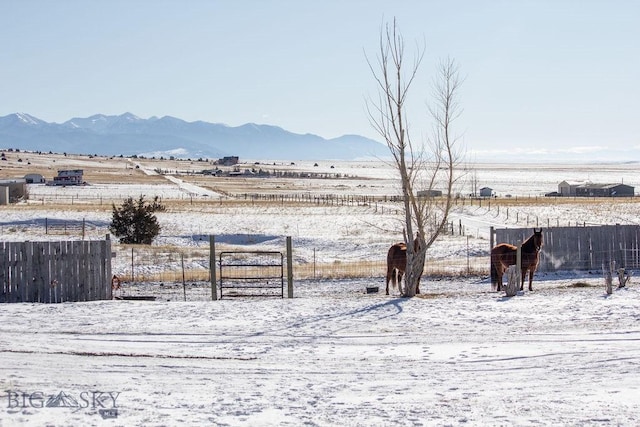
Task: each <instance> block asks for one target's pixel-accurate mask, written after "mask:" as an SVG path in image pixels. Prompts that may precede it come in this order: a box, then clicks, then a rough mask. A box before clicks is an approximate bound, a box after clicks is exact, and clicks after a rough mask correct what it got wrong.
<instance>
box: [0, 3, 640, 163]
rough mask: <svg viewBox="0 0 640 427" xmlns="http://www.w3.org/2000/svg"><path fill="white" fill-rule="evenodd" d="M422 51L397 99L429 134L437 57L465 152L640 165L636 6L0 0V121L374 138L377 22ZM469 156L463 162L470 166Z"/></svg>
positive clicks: (418, 132)
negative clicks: (444, 68)
mask: <svg viewBox="0 0 640 427" xmlns="http://www.w3.org/2000/svg"><path fill="white" fill-rule="evenodd" d="M394 17H395V18H396V19H397V22H398V24H399V27H400V30H401V32H402V34H403V36H404V39H405V42H406V44H407V56H408V57H410V55H412V54H413V52H414V50H413V47H414V44H415V42H418V43H423V42H424V44H425V46H426V57H425V60H424V61H423V63H422V67H421V68H420V71H419V73H420V74H419V77H418V79H417V80H416V81H415V84H414V87H413V90H412V92H411V94H410V99H409V103H408V113H409V119H410V124H411V130H412V133H413V136H414V139H418V138H421V137H422V136H423V135H428V134H429V129H430V128H431V124H430V120H429V116H428V110H427V103H428V102H430V92H431V84H432V80H433V77H434V73H435V69H436V64H437V63H438V62H439V61H440V60H441V59H442V58H446V57H451V58H453V59H455V61H456V62H457V63H458V64H459V66H460V71H461V75H462V76H463V77H464V78H465V80H464V84H463V87H462V90H461V92H460V103H461V105H462V107H463V108H464V111H463V115H462V117H461V118H460V120H459V121H458V123H457V128H456V129H457V132H458V134H459V135H461V136H462V138H463V141H464V144H465V146H466V149H467V152H468V153H469V155H470V156H471V157H473V158H478V159H482V158H487V157H490V156H491V155H493V154H494V153H497V154H499V155H501V156H503V157H504V155H505V154H510V155H515V157H514V158H517V159H527V158H534V157H535V158H548V159H553V160H573V159H583V158H588V159H593V160H598V159H605V158H607V159H609V158H611V159H616V160H625V159H628V160H640V117H639V116H640V114H639V113H640V106H639V103H640V26H639V25H638V22H640V2H636V1H632V0H628V1H604V0H603V1H589V0H585V1H562V0H556V1H543V0H541V1H526V0H523V1H517V0H512V1H455V0H454V1H444V0H443V1H426V0H423V1H394V2H392V1H376V0H370V1H355V0H354V1H348V0H324V1H321V2H320V1H316V2H312V1H293V0H291V1H284V0H283V1H277V0H275V1H213V0H212V1H198V0H190V1H177V0H176V1H167V0H165V1H163V0H155V1H151V0H148V1H143V0H129V1H119V0H107V1H103V0H92V1H83V0H74V1H70V0H59V1H47V0H41V1H34V0H3V1H2V2H0V40H1V46H2V47H1V48H0V116H4V115H7V114H11V113H14V112H25V113H29V114H32V115H34V116H36V117H39V118H41V119H43V120H46V121H52V122H64V121H66V120H68V119H70V118H73V117H87V116H89V115H92V114H96V113H104V114H122V113H124V112H131V113H134V114H136V115H138V116H140V117H143V118H148V117H151V116H165V115H170V116H174V117H178V118H181V119H184V120H187V121H195V120H204V121H208V122H216V123H225V124H228V125H231V126H238V125H241V124H244V123H248V122H254V123H264V124H271V125H276V126H280V127H282V128H285V129H287V130H289V131H292V132H296V133H314V134H317V135H320V136H323V137H325V138H333V137H337V136H340V135H343V134H360V135H363V136H367V137H371V138H374V139H378V140H380V138H379V137H378V135H377V134H376V133H375V131H374V130H373V128H372V126H371V125H370V123H369V118H368V115H367V112H366V106H365V100H366V99H367V98H369V97H374V98H375V97H377V92H376V87H375V82H374V80H373V77H372V75H371V72H370V70H369V67H368V65H367V61H366V58H365V53H366V55H368V56H369V57H370V58H375V56H376V55H377V47H378V38H379V35H380V29H381V27H382V25H383V24H384V23H386V22H389V21H390V20H392V19H393V18H394ZM472 160H473V159H472Z"/></svg>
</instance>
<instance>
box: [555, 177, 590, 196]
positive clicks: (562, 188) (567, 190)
mask: <svg viewBox="0 0 640 427" xmlns="http://www.w3.org/2000/svg"><path fill="white" fill-rule="evenodd" d="M587 184H590V181H562V182H561V183H560V184H558V194H560V195H561V196H564V197H573V196H575V195H576V188H578V187H579V186H581V185H587Z"/></svg>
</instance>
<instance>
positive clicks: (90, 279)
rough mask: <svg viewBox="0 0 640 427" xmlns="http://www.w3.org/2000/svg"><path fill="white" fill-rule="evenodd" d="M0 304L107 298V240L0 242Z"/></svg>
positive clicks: (108, 279) (109, 279) (109, 275)
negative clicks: (0, 274)
mask: <svg viewBox="0 0 640 427" xmlns="http://www.w3.org/2000/svg"><path fill="white" fill-rule="evenodd" d="M0 271H1V272H2V276H1V277H0V302H44V303H52V302H66V301H94V300H104V299H111V296H112V294H111V292H112V291H111V240H109V238H108V236H107V238H106V239H105V240H102V241H62V242H0Z"/></svg>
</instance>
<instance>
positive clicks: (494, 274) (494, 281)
mask: <svg viewBox="0 0 640 427" xmlns="http://www.w3.org/2000/svg"><path fill="white" fill-rule="evenodd" d="M491 284H492V285H496V284H498V269H497V268H496V263H495V261H494V259H493V256H492V257H491Z"/></svg>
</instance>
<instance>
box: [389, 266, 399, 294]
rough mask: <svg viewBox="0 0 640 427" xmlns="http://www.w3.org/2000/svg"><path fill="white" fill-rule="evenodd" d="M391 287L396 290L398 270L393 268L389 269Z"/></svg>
mask: <svg viewBox="0 0 640 427" xmlns="http://www.w3.org/2000/svg"><path fill="white" fill-rule="evenodd" d="M391 286H393V289H398V269H397V268H395V267H394V268H392V269H391Z"/></svg>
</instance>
